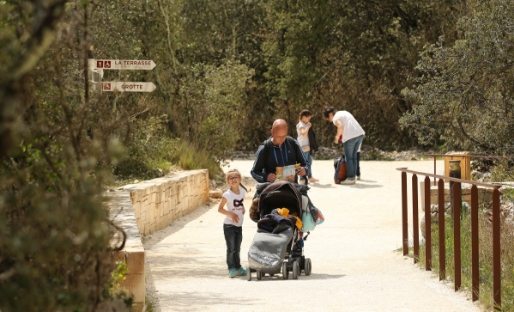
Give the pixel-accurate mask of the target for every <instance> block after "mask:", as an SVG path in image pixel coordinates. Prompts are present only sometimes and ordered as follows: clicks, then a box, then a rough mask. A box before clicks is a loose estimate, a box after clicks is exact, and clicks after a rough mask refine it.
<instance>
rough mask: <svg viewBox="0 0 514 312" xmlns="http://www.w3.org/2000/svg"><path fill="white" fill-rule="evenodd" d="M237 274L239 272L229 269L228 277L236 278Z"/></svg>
mask: <svg viewBox="0 0 514 312" xmlns="http://www.w3.org/2000/svg"><path fill="white" fill-rule="evenodd" d="M238 273H239V270H237V269H230V270H228V277H230V278H234V277H236V276H237V274H238Z"/></svg>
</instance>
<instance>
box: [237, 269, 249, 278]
mask: <svg viewBox="0 0 514 312" xmlns="http://www.w3.org/2000/svg"><path fill="white" fill-rule="evenodd" d="M237 273H238V274H239V276H246V275H247V274H248V272H247V271H246V269H245V268H243V267H240V268H239V270H238V271H237Z"/></svg>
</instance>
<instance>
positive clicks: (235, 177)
mask: <svg viewBox="0 0 514 312" xmlns="http://www.w3.org/2000/svg"><path fill="white" fill-rule="evenodd" d="M226 180H227V184H228V186H229V189H228V190H227V191H226V192H225V193H223V197H222V198H221V202H220V204H219V206H218V212H219V213H221V214H223V215H225V216H226V218H225V220H224V221H223V232H224V234H225V242H226V244H227V266H228V275H229V277H231V278H233V277H236V276H238V275H239V276H246V274H247V271H246V269H245V268H243V267H242V266H241V259H240V256H239V253H240V250H241V242H242V241H243V229H242V225H243V218H244V214H245V207H244V199H245V195H246V189H245V188H244V186H242V185H241V173H239V171H237V170H230V171H228V172H227V174H226ZM225 205H226V206H227V209H224V207H225Z"/></svg>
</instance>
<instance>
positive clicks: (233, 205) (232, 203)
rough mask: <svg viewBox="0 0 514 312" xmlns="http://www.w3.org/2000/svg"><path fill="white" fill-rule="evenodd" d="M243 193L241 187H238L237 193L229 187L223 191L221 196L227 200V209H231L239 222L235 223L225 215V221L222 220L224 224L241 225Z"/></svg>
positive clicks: (244, 193) (244, 192)
mask: <svg viewBox="0 0 514 312" xmlns="http://www.w3.org/2000/svg"><path fill="white" fill-rule="evenodd" d="M245 195H246V191H245V190H244V189H243V188H239V194H236V193H234V192H232V190H230V189H228V190H227V191H226V192H225V193H223V197H224V198H225V199H226V200H227V210H228V211H232V212H234V213H235V214H237V215H238V216H239V222H237V223H235V222H234V221H232V219H230V218H229V217H226V218H225V221H223V223H224V224H232V225H235V226H242V225H243V216H244V215H243V211H244V208H245V207H244V200H245Z"/></svg>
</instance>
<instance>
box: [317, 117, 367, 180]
mask: <svg viewBox="0 0 514 312" xmlns="http://www.w3.org/2000/svg"><path fill="white" fill-rule="evenodd" d="M323 117H325V119H326V120H327V121H329V122H332V123H333V124H334V126H336V127H337V134H336V136H335V143H338V141H339V137H342V142H343V149H344V154H345V156H346V164H347V169H346V176H347V177H346V180H344V181H342V182H341V184H345V185H351V184H355V176H356V174H357V167H358V164H357V153H358V151H359V148H360V146H361V144H362V141H363V140H364V136H365V134H366V133H365V132H364V130H363V129H362V127H361V125H360V124H359V122H357V120H356V119H355V117H353V115H352V114H351V113H349V112H347V111H338V112H336V111H335V110H334V109H333V108H328V109H325V111H324V112H323Z"/></svg>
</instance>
